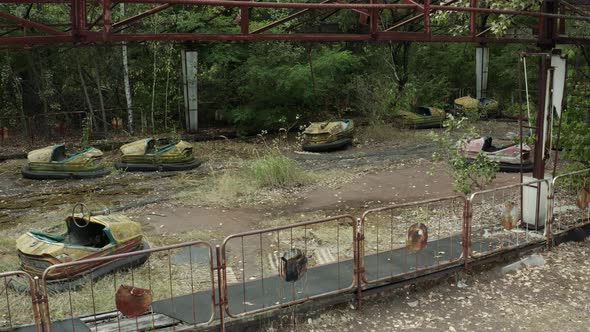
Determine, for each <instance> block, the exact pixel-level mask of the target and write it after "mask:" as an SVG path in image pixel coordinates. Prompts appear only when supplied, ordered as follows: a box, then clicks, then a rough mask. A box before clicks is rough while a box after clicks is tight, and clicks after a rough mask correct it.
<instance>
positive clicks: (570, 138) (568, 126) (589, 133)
mask: <svg viewBox="0 0 590 332" xmlns="http://www.w3.org/2000/svg"><path fill="white" fill-rule="evenodd" d="M588 88H589V85H588V84H580V85H578V86H576V87H574V91H573V92H572V94H571V95H570V96H569V97H568V101H567V110H566V112H564V114H563V124H562V129H561V142H560V145H561V147H563V152H564V156H565V157H566V158H570V159H573V160H577V161H579V162H581V163H584V164H586V165H588V164H590V124H589V123H590V119H589V118H588V117H589V116H590V114H589V111H588V110H589V109H590V98H589V95H588V92H587V91H588Z"/></svg>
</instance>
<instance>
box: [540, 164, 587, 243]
mask: <svg viewBox="0 0 590 332" xmlns="http://www.w3.org/2000/svg"><path fill="white" fill-rule="evenodd" d="M549 201H550V203H549V204H548V205H549V206H548V207H549V211H548V215H549V217H548V219H549V221H550V227H551V233H552V234H558V233H561V232H564V231H566V230H568V229H570V228H572V227H577V226H579V225H580V224H582V223H585V222H588V220H590V169H585V170H580V171H575V172H570V173H565V174H560V175H558V176H556V177H555V178H553V180H552V181H551V186H550V189H549Z"/></svg>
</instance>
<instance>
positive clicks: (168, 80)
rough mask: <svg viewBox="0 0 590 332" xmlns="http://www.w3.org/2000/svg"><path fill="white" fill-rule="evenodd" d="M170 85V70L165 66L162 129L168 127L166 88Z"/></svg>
mask: <svg viewBox="0 0 590 332" xmlns="http://www.w3.org/2000/svg"><path fill="white" fill-rule="evenodd" d="M169 86H170V70H169V68H168V67H166V95H165V98H164V129H166V130H167V129H168V88H169Z"/></svg>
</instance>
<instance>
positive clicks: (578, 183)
mask: <svg viewBox="0 0 590 332" xmlns="http://www.w3.org/2000/svg"><path fill="white" fill-rule="evenodd" d="M585 169H588V165H586V164H582V163H579V162H578V163H571V164H569V165H567V166H566V167H565V169H564V170H563V171H561V172H560V174H567V173H572V172H576V171H581V170H585ZM589 185H590V172H582V173H580V174H576V175H571V176H564V177H562V178H561V179H559V180H558V182H557V184H556V186H557V187H559V188H563V189H565V190H566V191H569V192H577V191H578V190H580V189H581V188H587V187H588V186H589Z"/></svg>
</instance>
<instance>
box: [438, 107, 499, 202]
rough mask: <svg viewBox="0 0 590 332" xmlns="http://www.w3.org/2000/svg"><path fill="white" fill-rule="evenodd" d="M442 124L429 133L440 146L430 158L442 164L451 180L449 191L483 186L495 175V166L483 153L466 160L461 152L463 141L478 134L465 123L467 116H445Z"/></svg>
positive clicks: (466, 192)
mask: <svg viewBox="0 0 590 332" xmlns="http://www.w3.org/2000/svg"><path fill="white" fill-rule="evenodd" d="M444 127H445V130H444V131H442V132H439V133H435V132H432V133H431V135H430V136H431V138H432V139H433V141H434V142H436V143H437V144H438V146H439V147H440V153H435V155H434V159H435V160H439V161H444V162H445V163H446V165H447V171H448V172H449V174H450V175H451V177H452V179H453V190H455V191H456V192H460V193H463V194H469V193H471V192H473V191H474V190H478V189H483V188H484V187H485V186H486V185H487V184H489V183H491V182H492V180H493V179H495V178H496V173H497V172H498V165H497V164H496V163H494V162H493V161H491V160H490V159H489V158H488V157H487V156H486V155H484V154H483V153H479V154H478V155H477V157H476V158H475V160H469V159H468V158H467V157H466V156H465V155H464V154H463V153H461V150H462V149H463V148H464V145H465V143H466V140H467V139H470V138H474V137H477V136H478V135H477V134H476V133H475V129H474V128H473V127H469V126H468V119H467V118H461V119H459V120H457V119H455V118H454V117H453V116H452V115H449V117H448V119H447V120H446V121H445V122H444Z"/></svg>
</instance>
